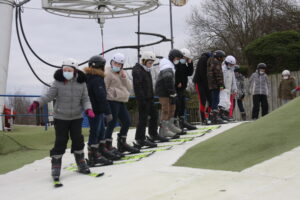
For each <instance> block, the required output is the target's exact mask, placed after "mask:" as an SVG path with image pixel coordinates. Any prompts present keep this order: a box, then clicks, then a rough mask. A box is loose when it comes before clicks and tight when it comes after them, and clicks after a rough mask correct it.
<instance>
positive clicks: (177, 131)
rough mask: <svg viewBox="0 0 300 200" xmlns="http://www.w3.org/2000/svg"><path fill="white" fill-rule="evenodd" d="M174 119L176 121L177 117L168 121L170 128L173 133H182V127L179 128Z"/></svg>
mask: <svg viewBox="0 0 300 200" xmlns="http://www.w3.org/2000/svg"><path fill="white" fill-rule="evenodd" d="M174 121H175V118H171V119H170V120H169V121H168V124H167V126H168V128H169V130H170V131H172V132H173V133H176V134H179V133H181V129H180V128H177V127H176V126H175V125H174Z"/></svg>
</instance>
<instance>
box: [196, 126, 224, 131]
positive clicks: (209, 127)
mask: <svg viewBox="0 0 300 200" xmlns="http://www.w3.org/2000/svg"><path fill="white" fill-rule="evenodd" d="M220 127H221V125H216V126H207V127H201V128H198V130H215V129H218V128H220Z"/></svg>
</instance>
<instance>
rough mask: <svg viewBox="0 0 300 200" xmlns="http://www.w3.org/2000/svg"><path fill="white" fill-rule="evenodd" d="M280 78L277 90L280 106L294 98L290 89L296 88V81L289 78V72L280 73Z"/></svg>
mask: <svg viewBox="0 0 300 200" xmlns="http://www.w3.org/2000/svg"><path fill="white" fill-rule="evenodd" d="M282 78H283V79H282V80H281V81H280V84H279V88H278V98H279V99H281V102H282V104H286V103H288V102H289V101H291V100H292V99H294V98H295V97H296V95H295V93H292V92H291V90H292V89H294V88H296V81H295V79H294V78H293V77H291V73H290V71H289V70H284V71H283V72H282Z"/></svg>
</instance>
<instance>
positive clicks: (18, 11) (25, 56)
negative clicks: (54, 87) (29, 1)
mask: <svg viewBox="0 0 300 200" xmlns="http://www.w3.org/2000/svg"><path fill="white" fill-rule="evenodd" d="M20 9H21V8H20V7H17V8H16V16H15V22H16V30H17V36H18V41H19V44H20V47H21V50H22V53H23V55H24V58H25V60H26V62H27V64H28V66H29V68H30V70H31V71H32V73H33V74H34V76H35V77H36V78H37V79H38V80H39V81H40V82H41V83H43V84H44V85H46V86H48V87H50V85H49V84H47V83H45V82H44V81H43V80H42V79H40V77H39V76H38V75H37V74H36V73H35V71H34V70H33V68H32V66H31V64H30V62H29V60H28V58H27V55H26V53H25V50H24V48H23V45H22V41H21V38H20V32H19V26H18V24H19V23H18V17H19V16H18V15H19V13H20Z"/></svg>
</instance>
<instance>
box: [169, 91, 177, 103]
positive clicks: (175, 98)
mask: <svg viewBox="0 0 300 200" xmlns="http://www.w3.org/2000/svg"><path fill="white" fill-rule="evenodd" d="M176 101H177V94H176V93H174V94H171V95H170V103H171V105H174V104H176Z"/></svg>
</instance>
